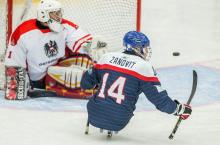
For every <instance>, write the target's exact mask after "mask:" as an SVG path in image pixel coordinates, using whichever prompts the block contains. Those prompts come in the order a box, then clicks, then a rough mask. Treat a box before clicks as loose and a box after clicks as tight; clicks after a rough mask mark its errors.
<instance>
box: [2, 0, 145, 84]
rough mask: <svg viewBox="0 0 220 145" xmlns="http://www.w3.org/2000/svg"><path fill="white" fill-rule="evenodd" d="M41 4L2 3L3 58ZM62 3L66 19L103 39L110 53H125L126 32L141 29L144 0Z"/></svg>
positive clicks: (35, 1) (73, 0)
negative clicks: (14, 33) (20, 26)
mask: <svg viewBox="0 0 220 145" xmlns="http://www.w3.org/2000/svg"><path fill="white" fill-rule="evenodd" d="M39 1H40V0H0V3H1V5H0V12H1V14H0V16H1V19H2V21H1V22H0V33H1V35H0V41H1V43H0V55H1V58H3V57H4V54H5V49H6V47H7V45H6V44H8V41H9V38H10V35H11V33H12V31H13V30H14V29H15V28H16V26H17V25H18V24H20V23H21V22H23V21H25V20H27V19H30V18H36V6H37V5H38V3H39ZM59 1H60V2H61V3H62V5H63V9H64V16H63V17H64V18H66V19H68V20H71V21H72V22H74V23H76V24H77V25H79V27H81V28H82V29H84V30H86V31H88V32H90V33H92V34H94V35H101V36H103V38H104V40H105V41H106V42H107V43H108V48H109V50H110V51H118V50H122V38H123V36H124V34H125V33H126V32H127V31H130V30H137V31H140V29H141V0H59ZM1 65H2V64H1ZM2 72H4V71H3V70H2V69H1V74H2ZM1 76H2V75H1ZM1 76H0V77H1ZM0 80H1V78H0Z"/></svg>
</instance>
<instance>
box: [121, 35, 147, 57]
mask: <svg viewBox="0 0 220 145" xmlns="http://www.w3.org/2000/svg"><path fill="white" fill-rule="evenodd" d="M123 43H124V47H125V51H128V52H134V53H135V54H136V55H138V56H140V57H141V58H143V59H145V60H149V59H150V57H151V48H150V40H149V39H148V38H147V36H146V35H145V34H143V33H141V32H137V31H129V32H128V33H126V34H125V36H124V39H123Z"/></svg>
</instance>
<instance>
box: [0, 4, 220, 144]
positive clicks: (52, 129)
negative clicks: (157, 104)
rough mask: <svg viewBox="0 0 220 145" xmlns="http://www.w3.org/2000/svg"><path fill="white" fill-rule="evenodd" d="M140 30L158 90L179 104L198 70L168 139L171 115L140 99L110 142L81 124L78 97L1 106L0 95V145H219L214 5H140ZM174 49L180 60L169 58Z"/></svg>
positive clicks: (219, 20) (218, 39) (219, 52)
mask: <svg viewBox="0 0 220 145" xmlns="http://www.w3.org/2000/svg"><path fill="white" fill-rule="evenodd" d="M142 3H143V5H142V10H143V12H142V31H143V32H144V33H146V34H148V35H149V37H150V39H151V46H152V49H153V56H152V63H153V64H154V66H155V67H156V70H157V72H158V76H159V78H160V80H161V83H162V85H163V88H165V89H167V91H168V93H169V94H170V96H171V97H172V98H173V99H174V98H175V99H178V100H180V101H181V102H185V101H186V100H187V97H188V96H189V94H190V90H191V85H192V70H193V69H195V70H196V71H197V72H198V77H199V80H198V88H197V92H196V94H195V97H194V99H193V100H192V106H193V113H192V116H191V118H190V119H188V120H186V121H183V122H182V123H181V125H180V127H179V129H178V131H177V133H176V135H175V138H174V140H169V139H168V136H169V134H170V133H171V131H172V129H173V127H174V125H175V123H176V120H177V118H176V117H175V116H172V115H167V114H164V113H161V112H159V111H157V110H156V109H155V108H154V106H153V105H151V104H150V103H149V102H148V101H147V100H146V99H145V97H144V96H143V95H141V96H140V99H139V101H138V103H137V110H136V111H135V116H134V117H133V118H132V119H131V122H130V123H129V124H128V126H127V127H126V128H125V129H124V130H122V131H121V132H119V134H117V135H113V138H112V139H107V138H106V133H105V134H100V133H99V130H98V129H96V128H93V127H91V128H90V134H89V135H88V136H86V135H84V129H85V124H86V117H87V114H86V108H85V107H86V102H87V101H85V100H71V99H63V98H38V99H29V100H26V101H8V100H5V99H4V98H3V96H4V93H3V92H0V122H1V123H0V145H93V144H94V145H104V144H110V145H172V144H173V145H174V144H175V145H219V136H220V115H219V114H220V91H219V89H220V49H219V48H220V44H219V43H220V13H219V8H220V1H219V0H209V1H208V0H191V1H183V0H180V1H176V0H166V1H164V0H143V1H142ZM173 51H178V52H180V56H178V57H174V56H172V52H173Z"/></svg>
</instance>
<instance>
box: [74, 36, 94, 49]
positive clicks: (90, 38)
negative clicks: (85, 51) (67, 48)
mask: <svg viewBox="0 0 220 145" xmlns="http://www.w3.org/2000/svg"><path fill="white" fill-rule="evenodd" d="M88 40H92V37H89V38H88V39H86V40H85V41H83V42H82V43H80V45H79V46H78V47H77V48H76V51H75V52H78V50H79V49H80V48H81V46H82V44H84V43H85V42H87V41H88Z"/></svg>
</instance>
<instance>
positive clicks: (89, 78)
mask: <svg viewBox="0 0 220 145" xmlns="http://www.w3.org/2000/svg"><path fill="white" fill-rule="evenodd" d="M99 83H100V79H99V76H98V72H97V70H96V69H94V68H91V69H89V70H87V71H86V72H85V73H84V74H83V76H82V80H81V83H80V86H81V88H82V89H93V88H94V87H95V86H96V85H98V84H99Z"/></svg>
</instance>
